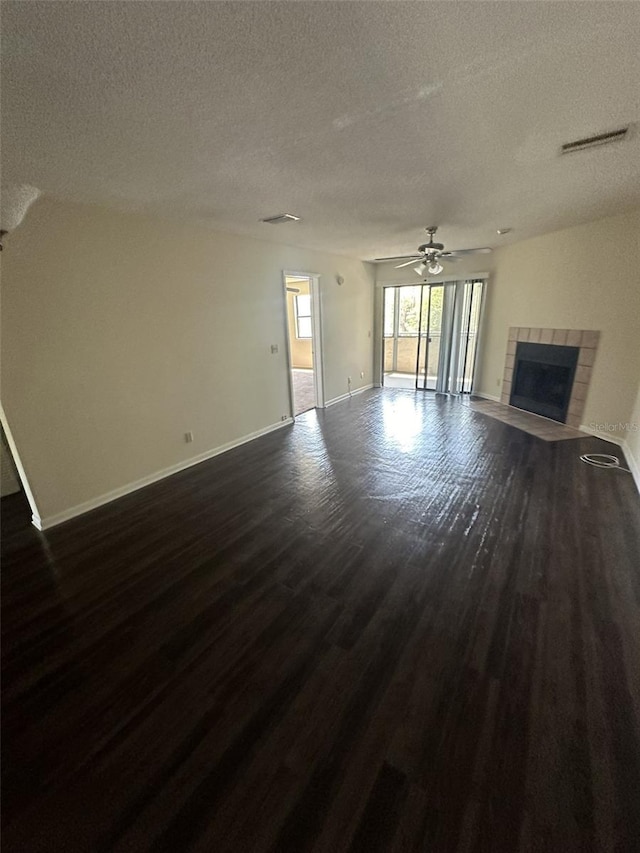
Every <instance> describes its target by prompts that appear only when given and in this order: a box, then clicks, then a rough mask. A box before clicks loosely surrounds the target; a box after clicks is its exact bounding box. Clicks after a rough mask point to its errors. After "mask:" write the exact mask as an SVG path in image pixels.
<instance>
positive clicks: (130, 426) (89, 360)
mask: <svg viewBox="0 0 640 853" xmlns="http://www.w3.org/2000/svg"><path fill="white" fill-rule="evenodd" d="M265 227H268V226H265ZM287 269H288V270H292V269H294V270H299V271H305V272H307V271H308V272H310V273H317V274H319V275H320V276H321V278H320V299H321V303H322V323H323V344H324V355H325V359H324V366H325V371H324V379H325V396H326V399H327V400H331V399H332V398H335V397H337V396H340V395H341V394H344V393H345V392H346V391H347V376H351V377H352V378H353V380H354V381H353V387H354V388H357V387H359V386H361V385H366V384H369V383H370V382H371V371H372V355H371V353H372V347H371V344H372V338H371V336H370V330H371V328H372V326H371V317H372V311H373V309H372V289H373V288H372V285H373V270H372V267H371V266H370V265H368V264H364V263H362V262H360V261H357V260H352V259H348V258H344V257H338V256H333V255H329V254H324V253H321V252H314V251H307V250H303V249H295V248H291V247H287V246H283V245H278V244H273V243H268V242H264V243H262V244H259V245H256V243H255V241H253V240H252V241H250V243H247V241H246V240H244V239H242V238H241V237H237V236H233V235H229V234H221V233H216V232H211V231H208V230H206V229H200V228H197V227H195V226H188V225H182V224H177V223H167V222H164V221H160V220H156V219H151V218H147V217H144V216H139V215H135V214H121V213H115V212H112V211H109V210H106V209H103V208H98V207H89V206H79V205H71V204H64V203H59V202H56V201H54V200H51V199H46V198H45V199H43V200H41V201H40V202H38V203H36V205H35V206H34V207H33V208H32V210H31V211H30V212H29V215H28V216H27V219H26V221H25V222H24V223H23V225H22V226H21V227H20V228H19V229H17V230H16V231H15V232H14V233H13V234H11V235H10V236H9V237H8V238H6V240H5V251H4V252H3V256H2V274H3V275H2V288H3V294H2V301H3V306H2V307H3V312H2V345H3V360H2V402H3V405H4V411H5V413H6V417H7V420H8V423H9V425H10V427H11V430H12V433H13V437H14V440H15V442H16V447H17V449H18V451H19V453H20V458H21V460H22V464H23V466H24V468H25V471H26V474H27V477H28V480H29V483H30V486H31V488H32V490H33V492H34V497H35V501H36V504H37V509H38V512H39V513H40V515H41V516H42V517H44V518H45V520H46V519H47V518H49V517H51V516H55V515H57V514H59V513H63V512H66V511H68V510H70V509H71V508H73V507H75V506H77V505H79V504H82V503H84V502H87V501H92V500H95V499H98V498H99V497H100V496H103V495H105V494H107V493H109V492H111V491H112V490H116V489H120V488H123V487H125V486H127V485H128V484H130V483H133V482H135V481H138V480H140V479H142V478H145V477H148V476H151V475H153V474H154V473H156V472H158V471H162V470H164V469H166V468H168V467H171V466H174V465H178V464H181V463H183V462H186V461H187V460H188V459H190V458H193V457H196V456H198V455H200V454H202V453H206V452H209V451H211V450H213V449H215V448H216V447H220V446H221V445H224V444H226V443H228V442H232V441H234V440H237V439H239V438H241V437H242V436H246V435H249V434H251V433H253V432H255V431H258V430H261V429H264V428H267V427H268V426H270V425H272V424H276V423H278V422H280V419H281V417H282V415H283V414H286V415H288V414H289V413H290V402H289V393H288V379H287V370H286V340H285V328H286V326H285V322H286V317H285V301H284V294H283V282H282V272H283V270H287ZM338 273H339V274H340V275H342V276H343V277H344V284H343V285H342V286H339V285H338V284H337V282H336V278H335V277H336V274H338ZM272 344H277V345H278V348H279V352H278V353H277V354H275V355H272V354H271V351H270V348H271V345H272ZM360 371H364V374H365V375H364V379H360V378H359V377H360ZM188 430H192V431H193V433H194V441H193V443H192V444H186V443H185V442H184V438H183V434H184V433H185V432H186V431H188Z"/></svg>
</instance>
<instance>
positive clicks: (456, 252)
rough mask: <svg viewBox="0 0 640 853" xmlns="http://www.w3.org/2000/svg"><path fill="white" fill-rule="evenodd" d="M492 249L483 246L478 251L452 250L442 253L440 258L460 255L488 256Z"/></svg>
mask: <svg viewBox="0 0 640 853" xmlns="http://www.w3.org/2000/svg"><path fill="white" fill-rule="evenodd" d="M492 251H493V249H490V248H489V247H488V246H483V247H482V248H479V249H453V250H452V251H451V252H442V253H441V257H445V258H447V257H454V256H460V255H488V254H489V252H492Z"/></svg>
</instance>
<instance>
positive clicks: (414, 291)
mask: <svg viewBox="0 0 640 853" xmlns="http://www.w3.org/2000/svg"><path fill="white" fill-rule="evenodd" d="M419 311H420V286H418V287H401V288H400V310H399V314H400V317H399V322H398V332H399V334H401V335H417V334H418V313H419Z"/></svg>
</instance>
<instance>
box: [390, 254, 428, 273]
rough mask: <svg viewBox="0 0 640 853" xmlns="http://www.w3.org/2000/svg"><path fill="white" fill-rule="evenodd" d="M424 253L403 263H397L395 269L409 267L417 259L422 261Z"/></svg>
mask: <svg viewBox="0 0 640 853" xmlns="http://www.w3.org/2000/svg"><path fill="white" fill-rule="evenodd" d="M421 260H422V255H417V256H416V257H415V258H411V260H410V261H405V262H404V263H403V264H397V265H396V267H395V269H397V270H400V269H402V267H408V266H410V265H411V264H415V262H416V261H421Z"/></svg>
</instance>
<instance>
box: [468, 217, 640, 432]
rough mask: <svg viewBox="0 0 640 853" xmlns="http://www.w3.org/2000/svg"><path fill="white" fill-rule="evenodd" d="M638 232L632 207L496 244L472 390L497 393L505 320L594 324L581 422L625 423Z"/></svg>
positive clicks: (639, 299) (638, 362) (632, 370)
mask: <svg viewBox="0 0 640 853" xmlns="http://www.w3.org/2000/svg"><path fill="white" fill-rule="evenodd" d="M639 239H640V211H635V212H633V213H629V214H626V215H623V216H616V217H611V218H608V219H603V220H600V221H598V222H591V223H589V224H587V225H580V226H578V227H575V228H569V229H566V230H564V231H557V232H555V233H553V234H547V235H545V236H544V237H537V238H535V239H532V240H526V241H524V242H522V243H515V244H514V245H512V246H506V247H504V248H502V249H500V250H499V251H497V252H496V253H495V255H494V257H493V259H492V260H493V275H492V277H491V282H490V287H489V288H488V291H487V303H486V311H485V326H484V330H483V342H484V347H483V353H482V361H481V365H480V372H479V377H478V378H479V382H478V386H477V387H478V390H479V391H480V392H484V393H486V394H494V395H499V392H500V388H499V385H498V382H500V383H501V382H502V374H503V369H504V355H505V350H506V346H507V335H508V329H509V326H533V327H540V328H548V327H551V328H557V329H597V330H599V331H600V332H601V335H600V345H599V349H598V355H597V358H596V362H595V365H594V369H593V374H592V379H591V387H590V389H589V396H588V397H587V404H586V407H585V412H584V416H583V424H584V425H585V426H587V427H589V426H591V425H592V424H597V423H617V422H620V423H626V422H628V421H629V420H630V417H631V411H632V407H633V404H634V402H635V397H636V392H637V388H638V381H639V379H640V251H639ZM614 434H616V435H617V437H618V438H620V439H624V438H625V437H626V436H625V434H624V433H623V432H620V431H617V432H616V433H614Z"/></svg>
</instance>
